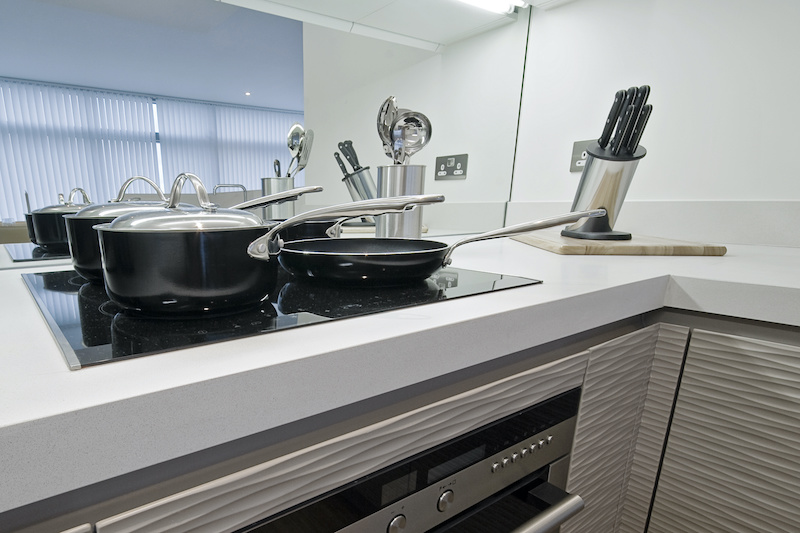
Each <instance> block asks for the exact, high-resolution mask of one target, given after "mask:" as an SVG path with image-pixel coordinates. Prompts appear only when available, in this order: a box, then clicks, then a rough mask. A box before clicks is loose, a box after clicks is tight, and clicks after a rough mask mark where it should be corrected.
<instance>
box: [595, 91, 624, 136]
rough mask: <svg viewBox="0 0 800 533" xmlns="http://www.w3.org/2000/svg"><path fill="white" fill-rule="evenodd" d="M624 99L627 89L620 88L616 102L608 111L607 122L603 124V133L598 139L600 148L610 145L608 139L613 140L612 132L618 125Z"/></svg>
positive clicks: (615, 96)
mask: <svg viewBox="0 0 800 533" xmlns="http://www.w3.org/2000/svg"><path fill="white" fill-rule="evenodd" d="M624 99H625V91H624V90H622V89H620V90H619V91H617V93H616V94H615V95H614V103H612V104H611V111H609V112H608V118H607V119H606V124H605V126H603V133H602V134H601V135H600V138H599V139H598V140H597V144H599V145H600V148H605V147H606V146H607V145H608V141H610V140H611V134H612V133H613V132H614V126H616V125H617V121H618V120H619V115H620V110H621V109H622V101H623V100H624Z"/></svg>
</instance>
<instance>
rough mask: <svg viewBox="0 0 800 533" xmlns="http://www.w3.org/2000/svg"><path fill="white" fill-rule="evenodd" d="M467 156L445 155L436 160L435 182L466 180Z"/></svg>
mask: <svg viewBox="0 0 800 533" xmlns="http://www.w3.org/2000/svg"><path fill="white" fill-rule="evenodd" d="M468 159H469V156H468V155H467V154H459V155H445V156H439V157H437V158H436V177H435V178H434V179H437V180H464V179H467V161H468Z"/></svg>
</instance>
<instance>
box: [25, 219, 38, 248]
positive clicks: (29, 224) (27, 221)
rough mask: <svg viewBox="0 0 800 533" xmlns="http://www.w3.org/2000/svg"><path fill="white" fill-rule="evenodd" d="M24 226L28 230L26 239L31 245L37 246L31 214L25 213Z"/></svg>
mask: <svg viewBox="0 0 800 533" xmlns="http://www.w3.org/2000/svg"><path fill="white" fill-rule="evenodd" d="M25 226H26V227H27V228H28V238H29V239H30V240H31V242H32V243H33V244H38V243H37V242H36V230H34V228H33V215H32V214H31V213H25Z"/></svg>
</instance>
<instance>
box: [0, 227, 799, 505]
mask: <svg viewBox="0 0 800 533" xmlns="http://www.w3.org/2000/svg"><path fill="white" fill-rule="evenodd" d="M442 240H448V239H442ZM449 240H455V238H452V239H449ZM453 266H455V267H458V268H466V269H474V270H485V271H489V272H498V273H503V274H510V275H515V276H522V277H529V278H536V279H541V280H543V281H544V283H543V284H541V285H532V286H527V287H521V288H516V289H510V290H505V291H499V292H495V293H489V294H485V295H480V296H471V297H467V298H463V299H457V300H452V301H442V302H437V303H435V304H431V305H425V306H419V307H413V308H408V309H403V310H397V311H391V312H386V313H381V314H376V315H370V316H365V317H360V318H350V319H344V320H337V321H333V322H329V323H321V324H316V325H312V326H308V327H302V328H296V329H290V330H286V331H280V332H274V333H269V334H266V335H261V336H256V337H250V338H245V339H239V340H234V341H228V342H224V343H219V344H212V345H206V346H200V347H195V348H189V349H184V350H179V351H174V352H169V353H163V354H157V355H151V356H146V357H141V358H136V359H131V360H126V361H122V362H118V363H112V364H106V365H100V366H95V367H88V368H83V369H81V370H77V371H70V370H69V369H68V367H67V365H66V363H65V361H64V358H63V356H62V354H61V352H60V350H59V347H58V345H57V343H56V341H55V340H54V338H53V336H52V334H51V333H50V331H49V329H48V327H47V325H46V323H45V321H44V320H43V318H42V316H41V314H40V313H39V310H38V308H37V306H36V305H35V303H34V301H33V299H32V297H31V295H30V293H29V292H28V289H27V287H26V286H25V283H24V282H23V280H22V278H21V276H20V274H21V273H23V272H37V271H43V270H66V269H69V265H63V264H62V265H60V266H58V265H53V266H51V265H47V266H46V267H45V266H42V265H38V264H37V265H36V266H35V267H31V268H24V269H13V270H5V271H0V294H3V301H2V304H0V332H1V334H2V339H3V346H2V348H0V362H2V372H0V406H2V408H0V449H2V450H3V457H2V459H1V460H0V479H2V483H3V488H4V489H5V490H3V491H0V513H2V512H5V511H7V510H10V509H14V508H16V507H19V506H22V505H25V504H28V503H31V502H35V501H38V500H40V499H43V498H47V497H50V496H54V495H58V494H61V493H63V492H66V491H69V490H72V489H76V488H80V487H83V486H86V485H89V484H91V483H95V482H99V481H102V480H106V479H109V478H112V477H114V476H119V475H122V474H126V473H129V472H134V471H136V470H139V469H142V468H145V467H148V466H151V465H154V464H157V463H160V462H164V461H168V460H171V459H174V458H177V457H181V456H184V455H186V454H189V453H192V452H196V451H199V450H203V449H206V448H209V447H212V446H215V445H219V444H222V443H225V442H229V441H232V440H234V439H238V438H241V437H245V436H248V435H252V434H255V433H258V432H262V431H265V430H269V429H271V428H276V427H278V426H281V425H282V424H286V423H290V422H292V421H296V420H299V419H303V418H306V417H310V416H313V415H317V414H319V413H323V412H326V411H328V410H331V409H335V408H337V407H341V406H345V405H348V404H352V403H354V402H358V401H361V400H364V399H368V398H371V397H374V396H377V395H380V394H383V393H387V392H389V391H393V390H396V389H399V388H402V387H406V386H410V385H414V384H416V383H420V382H422V381H425V380H428V379H431V378H434V377H437V376H443V375H445V374H448V373H451V372H455V371H459V370H461V369H464V368H468V367H470V366H473V365H477V364H481V363H484V362H487V361H491V360H494V359H497V358H500V357H503V356H506V355H509V354H512V353H515V352H518V351H520V350H524V349H527V348H530V347H535V346H539V345H542V344H544V343H547V342H551V341H556V340H558V339H562V338H565V337H568V336H570V335H573V334H576V333H580V332H583V331H586V330H589V329H591V328H594V327H598V326H603V325H606V324H609V323H612V322H614V321H617V320H622V319H625V318H628V317H632V316H636V315H639V314H642V313H646V312H649V311H653V310H657V309H660V308H662V307H665V306H668V307H677V308H681V309H687V310H693V311H701V312H706V313H713V314H720V315H727V316H734V317H741V318H747V319H754V320H763V321H769V322H775V323H780V324H786V325H791V326H800V276H798V272H800V248H778V247H756V246H737V245H731V246H728V253H727V255H725V256H723V257H663V256H662V257H654V256H648V257H644V256H560V255H556V254H552V253H549V252H546V251H542V250H539V249H536V248H533V247H531V246H528V245H526V244H523V243H520V242H517V241H513V240H510V239H500V240H494V241H484V242H479V243H475V244H471V245H469V246H465V247H463V248H459V249H458V251H457V252H456V253H455V254H454V263H453ZM312 328H313V329H312ZM312 332H313V333H312Z"/></svg>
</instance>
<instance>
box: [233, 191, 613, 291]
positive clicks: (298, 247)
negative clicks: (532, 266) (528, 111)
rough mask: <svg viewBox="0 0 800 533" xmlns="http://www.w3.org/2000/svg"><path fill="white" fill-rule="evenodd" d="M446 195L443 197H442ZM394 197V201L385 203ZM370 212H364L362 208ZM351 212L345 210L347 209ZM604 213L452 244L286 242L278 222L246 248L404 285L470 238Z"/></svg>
mask: <svg viewBox="0 0 800 533" xmlns="http://www.w3.org/2000/svg"><path fill="white" fill-rule="evenodd" d="M438 198H440V196H435V195H433V196H424V195H423V196H399V197H395V198H379V199H375V200H366V201H363V202H354V203H352V204H345V205H343V206H334V207H331V208H322V209H317V210H315V211H311V212H309V213H305V214H302V215H298V216H296V217H294V218H292V219H289V220H287V221H286V222H284V223H283V224H287V225H291V224H293V223H297V222H301V221H303V220H304V219H305V217H309V216H310V217H312V218H315V217H317V216H326V215H327V216H328V217H330V216H332V212H333V213H334V215H333V216H345V217H348V216H351V215H350V214H347V213H353V212H355V213H358V215H357V216H364V215H380V214H383V213H387V212H396V211H398V210H399V211H402V210H404V209H408V208H409V206H411V207H413V206H414V205H419V204H424V203H434V202H438V201H441V200H439V199H438ZM442 200H443V198H442ZM387 201H392V202H393V203H392V204H385V203H381V202H387ZM359 209H361V211H366V212H360V211H359ZM344 210H346V211H347V213H345V211H344ZM603 215H605V210H603V209H596V210H592V211H583V212H575V213H568V214H564V215H560V216H556V217H552V218H548V219H545V220H539V221H534V222H525V223H522V224H517V225H515V226H509V227H507V228H500V229H497V230H493V231H490V232H487V233H482V234H480V235H475V236H471V237H467V238H465V239H461V240H460V241H458V242H456V243H454V244H452V245H448V244H445V243H443V242H438V241H429V240H425V239H371V238H340V239H306V240H300V241H293V242H287V243H283V242H281V241H280V240H278V239H276V237H275V236H276V235H277V232H278V231H280V230H281V228H280V225H279V226H276V227H275V228H273V229H272V230H271V231H270V232H269V233H267V234H266V235H264V236H263V237H261V238H259V239H257V240H255V241H253V242H252V243H251V244H250V246H249V247H248V250H247V251H248V253H249V254H250V256H252V257H255V258H256V259H261V260H264V261H274V260H275V259H277V260H278V261H279V263H280V264H281V265H282V266H283V267H284V268H285V269H286V270H288V271H289V272H291V273H292V274H294V275H295V276H300V277H304V278H309V279H319V280H330V281H336V282H339V283H362V284H363V283H372V284H380V285H396V284H405V283H409V282H413V281H419V280H424V279H426V278H427V277H429V276H430V275H431V274H433V273H434V272H436V271H437V270H438V269H440V268H442V267H444V266H447V265H449V264H450V262H451V257H450V256H451V254H452V253H453V250H454V249H455V248H456V247H458V246H461V245H463V244H467V243H470V242H476V241H482V240H487V239H495V238H499V237H510V236H512V235H520V234H523V233H528V232H530V231H533V230H537V229H542V228H549V227H551V226H559V225H562V224H570V223H572V222H576V221H578V220H580V219H582V218H592V217H598V216H603Z"/></svg>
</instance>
